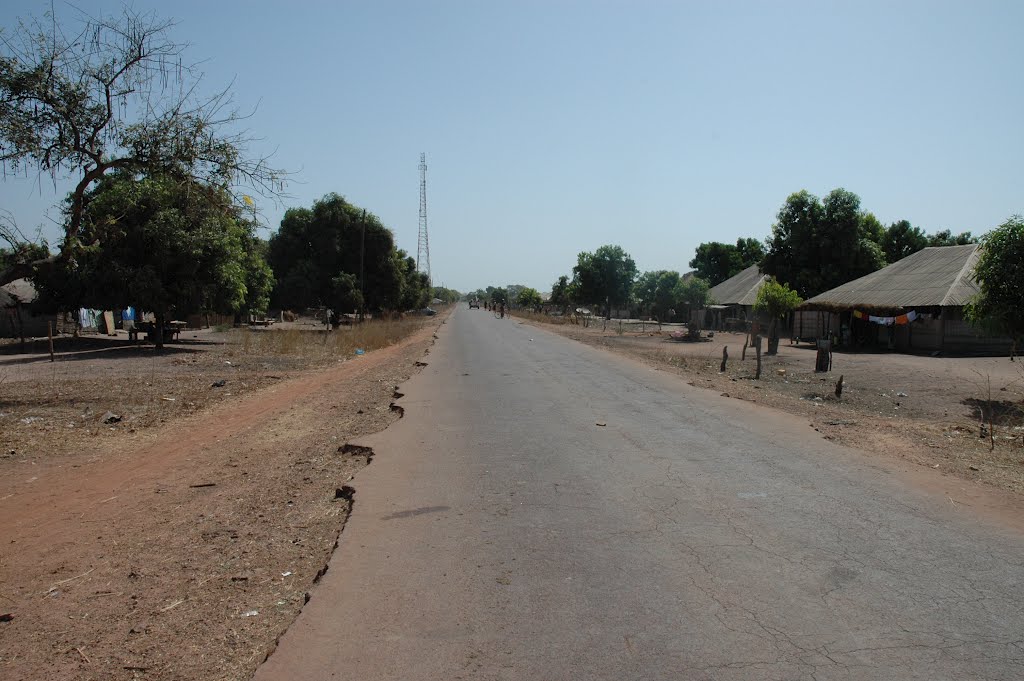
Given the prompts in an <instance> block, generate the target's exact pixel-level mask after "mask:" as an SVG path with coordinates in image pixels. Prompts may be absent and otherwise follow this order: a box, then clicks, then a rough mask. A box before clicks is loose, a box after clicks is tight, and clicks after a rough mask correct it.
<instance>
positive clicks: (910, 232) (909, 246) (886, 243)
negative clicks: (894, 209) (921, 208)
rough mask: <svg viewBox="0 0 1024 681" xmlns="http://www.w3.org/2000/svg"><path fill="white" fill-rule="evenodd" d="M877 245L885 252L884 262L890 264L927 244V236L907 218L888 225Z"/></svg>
mask: <svg viewBox="0 0 1024 681" xmlns="http://www.w3.org/2000/svg"><path fill="white" fill-rule="evenodd" d="M879 245H880V246H881V247H882V252H883V253H885V260H886V262H888V263H889V264H892V263H894V262H896V261H897V260H902V259H903V258H905V257H907V256H908V255H912V254H914V253H917V252H918V251H920V250H921V249H922V248H924V247H925V246H927V245H928V237H927V235H925V233H924V231H923V230H921V229H920V228H919V227H914V226H913V225H911V224H910V222H909V221H908V220H900V221H899V222H894V223H892V224H891V225H889V229H887V230H885V233H884V234H883V235H882V240H881V242H880V243H879Z"/></svg>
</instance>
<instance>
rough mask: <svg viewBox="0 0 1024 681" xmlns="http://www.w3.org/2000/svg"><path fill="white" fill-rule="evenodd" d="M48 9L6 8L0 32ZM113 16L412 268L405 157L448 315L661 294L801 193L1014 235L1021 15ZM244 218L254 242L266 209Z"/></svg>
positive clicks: (141, 1)
mask: <svg viewBox="0 0 1024 681" xmlns="http://www.w3.org/2000/svg"><path fill="white" fill-rule="evenodd" d="M76 5H77V6H79V7H81V8H82V9H84V10H86V11H87V12H90V13H98V12H115V11H118V10H119V8H120V6H121V5H120V3H117V2H113V1H104V2H95V1H93V0H79V1H78V2H77V3H76ZM48 6H49V3H48V2H38V1H37V2H23V1H21V0H7V1H6V2H5V3H4V5H3V7H2V8H0V21H2V25H3V26H4V27H5V30H9V29H10V28H11V27H12V26H13V25H14V24H13V17H15V16H19V15H26V14H31V13H38V12H42V11H44V10H45V9H46V7H48ZM133 6H134V7H135V8H136V9H146V8H149V7H153V8H155V9H156V10H157V11H158V12H160V13H161V15H162V16H168V15H170V16H173V17H175V18H176V19H178V20H179V21H180V23H179V25H178V26H177V28H176V29H175V36H176V37H177V38H178V39H180V40H182V41H188V42H190V43H191V48H190V50H189V55H190V56H192V57H193V58H194V59H196V60H199V59H207V60H208V61H207V62H206V64H205V67H204V68H205V70H206V73H207V79H208V83H209V84H210V86H211V87H212V86H214V85H221V84H226V83H227V82H229V81H230V80H231V79H232V78H234V79H235V85H234V90H235V93H236V99H237V101H238V103H239V105H240V106H241V107H242V108H246V107H251V106H254V105H256V104H257V103H258V104H259V107H258V111H257V113H256V115H255V117H254V118H253V119H252V120H251V122H250V127H251V129H252V131H253V132H254V133H255V134H256V135H258V136H260V137H262V138H264V140H265V141H264V142H262V143H261V148H260V150H274V149H276V150H277V152H276V157H275V159H276V162H277V164H278V165H279V166H283V167H285V168H287V169H290V170H293V171H295V177H294V181H293V182H291V184H290V185H289V187H288V191H289V193H290V194H291V195H292V196H291V197H290V198H288V199H286V204H287V205H289V206H298V205H301V206H308V205H311V204H312V202H313V201H314V200H315V199H317V198H319V197H321V196H323V195H324V194H325V193H327V192H332V191H334V192H338V193H339V194H342V195H344V196H345V197H346V198H347V199H348V200H349V201H351V202H353V203H355V204H357V205H359V206H361V207H364V208H366V209H368V210H369V211H371V212H373V213H376V214H377V215H378V216H380V218H381V219H382V220H383V221H384V222H385V223H386V224H387V225H389V226H390V227H391V228H392V229H393V230H394V232H395V235H396V237H397V240H398V243H399V246H400V247H403V248H405V249H406V250H407V251H410V252H411V253H412V254H415V251H416V233H417V219H418V208H419V178H418V170H417V165H418V162H419V154H420V152H421V151H423V152H426V154H427V163H428V165H429V171H428V206H429V220H430V239H431V255H432V264H433V272H434V280H435V283H438V284H440V283H444V284H445V285H447V286H450V287H454V288H458V289H460V290H470V289H474V288H477V287H482V286H486V285H489V284H494V285H503V284H508V283H523V284H527V285H530V286H534V287H536V288H538V289H541V290H549V289H550V285H551V282H552V281H554V279H555V278H556V277H557V276H558V275H560V274H569V273H570V271H571V268H572V265H573V264H574V263H575V258H576V254H577V253H578V252H579V251H581V250H593V249H595V248H597V247H598V246H601V245H602V244H606V243H615V244H619V245H621V246H623V247H624V248H625V249H626V250H627V251H628V252H629V253H630V254H632V256H633V258H634V259H635V260H636V262H637V266H638V267H639V268H640V270H641V271H643V270H652V269H675V270H680V271H685V270H687V269H688V266H687V263H688V262H689V260H690V259H691V258H692V257H693V252H694V248H695V247H696V246H697V244H698V243H700V242H702V241H711V240H717V241H731V240H735V239H736V238H737V237H741V236H744V237H745V236H752V237H757V238H762V239H763V238H764V237H766V236H767V235H768V233H769V231H770V228H771V224H772V222H773V220H774V216H775V213H776V212H777V211H778V209H779V207H780V205H781V204H782V203H783V201H784V200H785V198H786V196H787V195H788V194H789V193H791V192H793V191H797V190H799V189H805V188H806V189H808V190H810V191H811V192H814V193H816V194H818V195H823V194H825V193H827V192H828V191H829V190H831V189H833V188H835V187H845V188H846V189H849V190H851V191H853V192H856V193H857V194H859V195H860V197H861V200H862V206H863V208H865V209H866V210H870V211H872V212H874V213H875V214H876V215H877V216H878V217H879V219H881V220H882V221H883V222H884V223H886V224H888V223H889V222H892V221H895V220H898V219H901V218H906V219H909V220H910V221H911V222H913V223H914V224H915V225H918V226H920V227H922V228H924V229H925V230H926V231H929V232H931V231H935V230H938V229H944V228H949V229H952V230H954V231H963V230H972V231H974V232H975V233H979V232H984V231H986V230H988V229H990V228H991V227H993V226H995V225H997V224H999V223H1001V222H1003V221H1004V220H1005V219H1006V218H1007V217H1008V216H1010V215H1011V214H1013V213H1021V212H1024V163H1022V159H1024V126H1022V125H1021V122H1020V121H1021V116H1022V113H1024V87H1022V76H1021V68H1022V67H1024V41H1022V40H1021V29H1022V27H1024V2H1017V1H1012V0H1011V1H1006V2H938V1H934V0H930V1H922V2H891V1H887V2H867V1H862V0H861V1H856V2H852V1H851V2H825V1H821V0H814V1H808V2H710V1H709V2H701V3H696V2H601V1H592V2H582V1H572V2H570V1H565V0H546V1H542V2H518V1H517V2H489V1H486V0H474V1H468V0H467V1H465V2H441V1H437V2H389V1H386V0H385V1H379V0H374V1H372V2H370V1H366V2H360V3H354V2H344V1H342V2H289V3H281V2H265V1H251V2H227V1H221V0H212V1H211V0H204V1H202V2H197V1H194V0H180V1H178V2H174V3H168V2H152V1H150V0H137V1H136V2H134V3H133ZM57 9H58V13H59V14H62V15H68V16H70V15H71V14H72V11H71V10H69V9H68V6H67V5H62V4H61V3H60V2H57ZM0 197H2V199H0V207H3V208H6V209H8V210H11V211H13V212H14V214H15V216H16V218H17V220H18V223H19V225H21V227H22V228H23V229H26V230H27V231H29V230H31V229H32V228H33V227H34V226H35V225H38V224H43V223H46V222H47V220H46V218H45V217H44V215H43V213H44V211H46V210H47V208H48V207H49V206H52V205H53V204H55V203H56V202H58V201H59V199H60V196H59V195H58V193H56V192H55V191H54V189H53V186H52V184H49V185H47V184H46V183H45V182H44V183H43V186H42V188H41V189H40V186H39V183H38V182H35V181H34V180H32V179H29V180H25V179H21V180H17V179H15V180H11V179H10V178H8V180H7V181H5V182H3V183H0ZM260 208H261V209H262V211H263V212H264V214H265V217H266V219H267V221H268V223H269V225H270V226H271V227H272V228H276V226H277V224H278V223H279V221H280V218H281V215H282V214H283V208H281V207H275V206H273V205H271V204H269V203H266V202H261V205H260ZM50 214H51V216H52V215H55V214H56V211H54V210H52V209H51V210H50ZM46 233H47V235H48V236H49V237H50V240H51V242H53V241H56V238H55V235H56V233H57V230H56V229H55V227H53V226H52V225H50V226H49V227H47V228H46Z"/></svg>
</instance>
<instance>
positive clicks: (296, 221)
mask: <svg viewBox="0 0 1024 681" xmlns="http://www.w3.org/2000/svg"><path fill="white" fill-rule="evenodd" d="M269 261H270V266H271V267H272V268H273V270H274V272H275V273H276V274H277V277H278V285H277V287H276V288H275V289H274V293H273V296H272V299H273V302H274V304H275V305H276V306H278V307H281V308H286V309H304V308H307V307H319V306H330V305H331V304H332V301H333V300H334V297H335V289H334V286H335V284H334V280H335V279H336V278H337V277H339V276H341V275H342V274H351V275H353V276H355V277H356V278H357V280H358V278H359V276H360V274H362V279H363V280H362V282H361V284H362V286H361V288H360V290H361V291H362V292H363V299H364V304H365V306H366V309H368V310H369V311H370V312H380V311H383V310H394V309H398V308H400V307H404V306H405V305H408V302H409V299H410V296H409V295H405V294H404V291H403V289H404V288H408V287H413V288H414V289H415V296H414V297H416V298H417V300H418V299H419V298H421V297H423V296H422V295H421V294H423V295H425V301H423V302H422V304H419V302H418V307H423V306H424V305H425V304H426V301H429V297H430V290H429V287H427V285H426V284H425V283H422V282H421V280H420V278H419V277H418V276H415V261H414V262H413V264H412V270H411V271H410V269H409V264H408V261H407V260H404V261H403V256H402V255H401V254H400V252H399V251H398V250H397V249H396V248H395V239H394V235H393V234H392V233H391V230H389V229H388V228H387V227H385V226H384V225H383V224H382V223H381V222H380V220H379V219H378V218H377V217H376V216H375V215H373V214H371V213H367V212H366V211H365V210H363V209H361V208H359V207H358V206H354V205H352V204H350V203H349V202H347V201H346V200H345V199H344V198H343V197H341V196H339V195H338V194H328V195H327V196H325V197H324V198H323V199H321V200H319V201H317V202H316V203H314V204H313V207H312V208H291V209H289V210H288V211H286V212H285V215H284V219H282V220H281V227H280V229H278V231H277V233H276V234H274V235H273V236H271V237H270V247H269ZM404 309H414V308H413V307H404Z"/></svg>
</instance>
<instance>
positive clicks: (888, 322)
mask: <svg viewBox="0 0 1024 681" xmlns="http://www.w3.org/2000/svg"><path fill="white" fill-rule="evenodd" d="M853 316H854V317H856V318H857V319H863V320H864V321H867V322H871V323H872V324H881V325H883V326H892V325H893V324H898V325H903V324H909V323H910V322H912V321H914V320H915V319H917V311H916V310H911V311H910V312H908V313H907V314H901V315H899V316H896V317H876V316H875V315H869V314H867V313H866V312H861V311H860V310H854V311H853Z"/></svg>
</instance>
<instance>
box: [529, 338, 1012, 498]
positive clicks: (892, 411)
mask: <svg viewBox="0 0 1024 681" xmlns="http://www.w3.org/2000/svg"><path fill="white" fill-rule="evenodd" d="M527 321H528V322H529V323H534V324H539V325H541V326H543V327H544V328H546V329H548V330H551V331H555V332H557V333H560V334H563V335H565V336H568V337H570V338H573V339H575V340H578V341H580V342H584V343H587V344H589V345H593V346H597V347H602V348H606V349H608V350H611V351H613V352H618V353H622V354H626V355H630V356H633V357H637V358H640V359H642V360H644V361H645V362H648V363H649V364H651V365H652V366H657V367H659V368H662V369H666V370H669V371H674V372H677V373H679V374H680V375H683V376H685V377H687V379H688V380H689V381H690V383H691V384H692V385H695V386H699V387H703V388H707V389H709V390H714V391H717V392H718V393H720V394H725V395H727V396H729V397H733V398H736V399H741V400H747V401H750V402H757V403H760V404H764V405H766V406H770V407H772V408H776V409H782V410H784V411H787V412H790V413H794V414H799V415H802V416H805V417H806V418H807V420H808V425H809V427H811V428H814V429H815V430H816V431H818V432H820V433H821V434H822V437H824V438H825V439H828V440H834V441H836V442H840V443H842V444H845V445H848V446H851V447H855V448H857V449H861V450H863V451H865V452H868V453H870V454H872V455H876V456H884V457H895V458H899V459H903V460H906V461H908V462H911V463H913V464H914V465H918V466H927V467H929V468H933V469H938V470H940V471H942V472H945V473H948V474H951V475H953V476H956V477H958V478H960V479H963V480H969V481H977V482H981V483H983V484H986V485H990V486H993V487H996V488H999V489H1002V490H1006V491H1008V492H1011V493H1013V494H1017V495H1019V494H1021V493H1024V362H1020V361H1018V362H1010V360H1009V358H1006V357H931V356H916V355H905V354H899V353H838V352H837V353H834V355H833V366H832V371H831V372H828V373H824V374H816V373H814V370H813V369H814V356H815V349H814V348H812V347H810V346H807V345H802V346H791V345H789V344H788V342H787V341H785V340H784V341H783V342H782V344H780V346H779V354H778V355H777V356H774V357H769V356H767V355H763V356H762V372H761V379H760V380H755V379H754V374H755V366H756V360H755V355H754V352H753V349H748V350H747V354H746V359H745V360H743V359H741V356H742V350H743V344H744V335H743V334H739V333H716V334H715V336H714V338H713V339H711V340H709V341H707V342H698V343H689V342H679V341H673V340H671V339H670V338H669V337H668V334H667V332H665V333H661V332H659V331H658V330H657V327H654V328H653V329H651V330H648V331H647V332H646V333H637V332H630V331H626V332H623V333H621V334H620V333H618V332H617V331H616V329H617V327H616V326H615V325H610V326H609V327H608V330H607V331H605V330H603V328H602V327H603V325H602V324H601V323H600V321H599V322H598V323H597V324H596V325H594V326H591V327H589V328H582V327H580V326H578V325H573V324H550V323H545V322H544V321H543V320H541V319H538V318H531V319H529V320H527ZM726 346H727V347H728V352H729V361H728V362H727V367H726V371H725V373H721V372H720V371H719V369H720V365H721V361H722V349H723V347H726ZM764 347H765V348H767V342H765V346H764ZM840 375H842V376H843V382H844V390H843V393H842V397H841V399H837V398H836V397H835V384H836V382H837V380H838V379H839V377H840ZM983 416H984V419H985V421H986V422H987V421H988V420H989V416H991V417H992V421H993V422H994V426H995V427H994V437H992V434H993V432H992V431H990V430H989V428H988V426H987V423H986V425H985V426H984V427H983V426H982V423H981V422H982V417H983ZM982 435H984V437H981V436H982ZM993 443H994V449H992V450H991V451H990V447H992V446H993ZM951 503H953V504H956V503H958V502H957V501H956V500H955V499H952V498H951Z"/></svg>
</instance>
